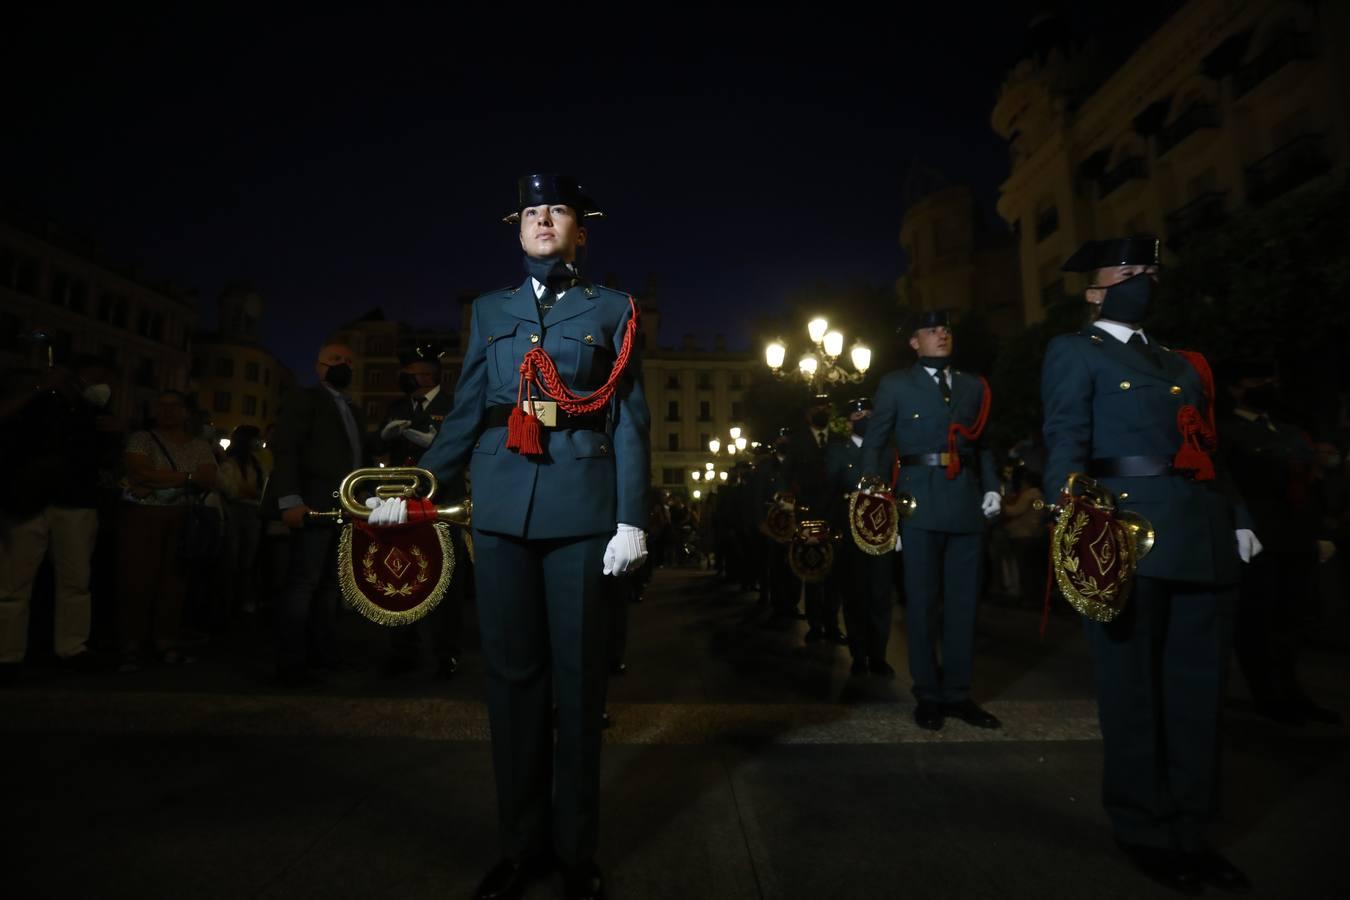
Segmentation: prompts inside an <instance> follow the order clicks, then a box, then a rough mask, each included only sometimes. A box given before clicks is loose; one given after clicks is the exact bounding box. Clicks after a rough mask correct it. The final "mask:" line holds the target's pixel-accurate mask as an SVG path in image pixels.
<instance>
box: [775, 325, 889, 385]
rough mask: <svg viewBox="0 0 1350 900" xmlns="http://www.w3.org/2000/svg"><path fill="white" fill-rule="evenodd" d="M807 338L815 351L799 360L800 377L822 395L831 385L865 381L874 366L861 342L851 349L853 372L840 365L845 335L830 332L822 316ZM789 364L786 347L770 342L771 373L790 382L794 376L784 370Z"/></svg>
mask: <svg viewBox="0 0 1350 900" xmlns="http://www.w3.org/2000/svg"><path fill="white" fill-rule="evenodd" d="M806 336H807V337H808V338H809V339H810V342H811V347H812V349H810V350H807V351H806V352H805V353H803V354H802V355H801V357H800V358H799V359H798V360H797V375H798V376H799V377H800V378H801V379H802V380H803V381H805V382H806V383H807V384H809V385H810V386H811V390H812V391H813V392H815V393H820V391H821V390H822V388H824V387H826V386H828V385H836V384H851V383H856V382H859V381H862V380H863V377H864V376H865V375H866V374H867V369H868V367H869V366H871V365H872V351H871V349H869V348H868V347H867V346H866V345H864V344H863V343H862V342H861V341H854V343H853V346H852V347H851V348H850V349H849V360H850V361H851V362H852V363H853V369H854V370H853V371H852V372H850V371H849V370H847V369H845V368H844V367H843V366H841V365H840V364H839V357H840V356H842V355H843V352H844V335H843V332H841V331H838V330H837V329H836V330H831V329H830V323H829V322H828V321H827V320H826V319H824V318H821V317H820V316H817V317H816V318H814V319H812V320H811V321H810V322H808V323H807V324H806ZM786 360H787V345H786V344H785V343H783V341H782V340H781V339H775V340H773V341H770V342H769V344H768V345H767V346H766V347H765V348H764V361H765V362H766V363H767V364H768V366H769V369H770V371H772V372H773V374H774V375H776V376H778V377H779V378H789V377H791V374H790V372H789V371H788V370H786V369H784V367H783V364H784V362H786Z"/></svg>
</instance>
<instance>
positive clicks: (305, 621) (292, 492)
mask: <svg viewBox="0 0 1350 900" xmlns="http://www.w3.org/2000/svg"><path fill="white" fill-rule="evenodd" d="M314 372H315V374H316V375H317V376H318V377H319V383H318V384H315V385H313V386H311V387H307V388H297V389H296V390H294V391H292V392H291V393H290V394H289V395H287V397H286V398H285V400H284V401H283V402H282V406H281V414H280V416H279V417H278V419H277V425H276V432H275V434H274V436H273V439H272V440H271V441H269V449H271V450H272V456H273V468H272V476H271V477H270V478H269V479H268V481H267V490H266V495H265V497H264V502H263V508H264V509H267V508H269V507H271V506H273V505H275V507H276V508H277V509H279V510H280V512H281V520H282V521H283V522H285V523H286V525H287V526H288V527H289V528H290V529H291V530H292V535H291V538H292V539H291V554H290V561H289V564H288V567H287V572H286V581H285V586H284V587H283V588H282V591H281V596H280V597H279V598H278V601H277V680H278V682H280V683H281V684H283V685H291V686H296V685H302V684H305V683H307V682H309V681H311V680H312V677H313V676H312V669H315V668H330V669H331V668H333V667H335V666H336V665H337V663H338V658H337V643H336V636H335V634H334V628H335V626H336V617H337V604H338V583H337V542H338V533H339V529H336V528H332V527H331V526H327V525H316V526H306V524H305V515H306V514H307V513H308V512H309V511H310V510H332V509H336V508H337V500H336V498H335V496H334V495H335V494H336V492H337V489H338V486H339V485H340V484H341V483H342V479H343V478H345V477H346V476H347V474H348V473H349V472H351V471H352V470H353V469H358V468H361V466H363V465H364V464H365V462H366V451H365V447H364V435H365V432H366V423H365V417H364V416H363V415H362V414H361V410H359V409H357V408H356V406H355V405H353V404H352V402H351V400H350V398H348V396H347V393H346V391H347V388H348V387H349V386H350V385H351V383H352V351H351V348H350V347H347V346H346V345H344V344H329V345H327V346H325V347H324V348H323V349H321V350H320V351H319V357H318V359H317V360H316V361H315V364H314Z"/></svg>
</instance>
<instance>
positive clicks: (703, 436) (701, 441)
mask: <svg viewBox="0 0 1350 900" xmlns="http://www.w3.org/2000/svg"><path fill="white" fill-rule="evenodd" d="M710 440H712V435H711V434H708V432H706V431H701V432H699V435H698V448H697V449H699V450H702V449H703V448H705V447H707V446H708V441H710Z"/></svg>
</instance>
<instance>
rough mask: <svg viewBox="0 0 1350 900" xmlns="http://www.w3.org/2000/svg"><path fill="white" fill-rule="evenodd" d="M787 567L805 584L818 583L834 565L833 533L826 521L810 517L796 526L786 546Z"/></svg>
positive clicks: (827, 575) (827, 574)
mask: <svg viewBox="0 0 1350 900" xmlns="http://www.w3.org/2000/svg"><path fill="white" fill-rule="evenodd" d="M788 567H789V568H790V569H792V574H794V575H796V576H797V577H798V578H800V579H801V580H802V581H805V582H806V583H807V584H819V583H820V582H822V581H824V580H825V579H826V578H828V577H829V575H830V569H832V568H833V567H834V535H833V534H832V533H831V532H830V526H829V523H828V522H825V521H824V520H821V519H811V520H809V521H806V522H803V523H802V524H801V525H800V526H798V527H797V531H796V533H795V534H794V535H793V536H792V546H791V547H789V548H788Z"/></svg>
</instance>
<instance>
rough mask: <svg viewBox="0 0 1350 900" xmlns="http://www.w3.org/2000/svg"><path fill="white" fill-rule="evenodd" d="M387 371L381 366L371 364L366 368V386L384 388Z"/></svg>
mask: <svg viewBox="0 0 1350 900" xmlns="http://www.w3.org/2000/svg"><path fill="white" fill-rule="evenodd" d="M384 376H385V371H384V369H382V368H380V367H379V366H370V367H369V368H367V369H366V387H367V388H369V389H373V390H379V389H380V388H383V387H384V386H385V385H384V382H385V377H384Z"/></svg>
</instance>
